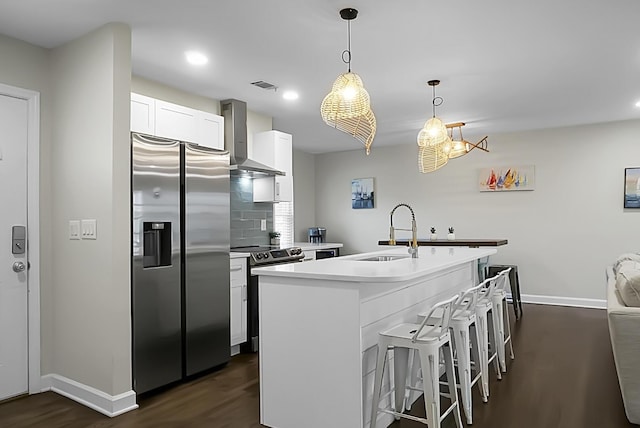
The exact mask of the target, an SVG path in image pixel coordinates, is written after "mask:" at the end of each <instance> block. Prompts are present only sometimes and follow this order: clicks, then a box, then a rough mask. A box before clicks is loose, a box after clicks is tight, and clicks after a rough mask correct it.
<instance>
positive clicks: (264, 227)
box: [260, 219, 267, 232]
mask: <svg viewBox="0 0 640 428" xmlns="http://www.w3.org/2000/svg"><path fill="white" fill-rule="evenodd" d="M260 230H262V231H263V232H264V231H265V230H267V220H264V219H263V220H260Z"/></svg>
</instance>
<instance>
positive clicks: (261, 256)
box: [231, 246, 304, 352]
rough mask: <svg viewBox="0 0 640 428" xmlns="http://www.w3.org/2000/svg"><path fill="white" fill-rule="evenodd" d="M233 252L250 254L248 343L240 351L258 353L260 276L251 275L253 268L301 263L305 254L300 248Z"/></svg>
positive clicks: (240, 249) (249, 249)
mask: <svg viewBox="0 0 640 428" xmlns="http://www.w3.org/2000/svg"><path fill="white" fill-rule="evenodd" d="M231 251H236V252H243V253H249V254H250V255H249V283H248V290H247V342H246V343H244V344H242V345H240V351H241V352H258V276H256V275H252V274H251V268H252V267H258V266H270V265H278V264H285V263H296V262H301V261H302V259H303V258H304V253H303V252H302V249H301V248H300V247H291V248H271V247H258V246H254V247H236V248H232V249H231Z"/></svg>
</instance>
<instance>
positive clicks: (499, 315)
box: [491, 268, 515, 373]
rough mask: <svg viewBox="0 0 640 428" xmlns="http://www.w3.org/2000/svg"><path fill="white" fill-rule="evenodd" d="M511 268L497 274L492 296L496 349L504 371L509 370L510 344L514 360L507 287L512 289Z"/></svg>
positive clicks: (511, 355)
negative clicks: (507, 350)
mask: <svg viewBox="0 0 640 428" xmlns="http://www.w3.org/2000/svg"><path fill="white" fill-rule="evenodd" d="M509 272H511V268H507V269H505V270H503V271H500V273H498V275H496V278H497V279H496V290H495V292H494V293H493V295H492V296H491V306H492V307H491V313H492V316H491V318H492V321H493V332H494V336H495V338H496V340H495V344H496V350H497V352H498V360H499V362H500V368H501V369H502V372H503V373H506V372H507V361H506V346H507V343H508V344H509V356H510V357H511V359H512V360H513V359H514V358H515V355H514V354H513V344H512V343H511V326H510V322H509V310H508V309H509V308H508V306H507V289H509V290H510V289H511V287H510V283H509Z"/></svg>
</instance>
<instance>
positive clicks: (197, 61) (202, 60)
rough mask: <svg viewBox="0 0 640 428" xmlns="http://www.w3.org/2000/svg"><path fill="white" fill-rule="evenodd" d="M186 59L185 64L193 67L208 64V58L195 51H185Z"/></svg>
mask: <svg viewBox="0 0 640 428" xmlns="http://www.w3.org/2000/svg"><path fill="white" fill-rule="evenodd" d="M184 55H185V57H186V58H187V62H189V64H193V65H204V64H206V63H208V62H209V58H207V57H206V56H204V54H201V53H200V52H196V51H187V52H185V53H184Z"/></svg>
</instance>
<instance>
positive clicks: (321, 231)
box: [309, 227, 327, 244]
mask: <svg viewBox="0 0 640 428" xmlns="http://www.w3.org/2000/svg"><path fill="white" fill-rule="evenodd" d="M309 242H311V243H312V244H322V243H325V242H327V229H325V228H324V227H310V228H309Z"/></svg>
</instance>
